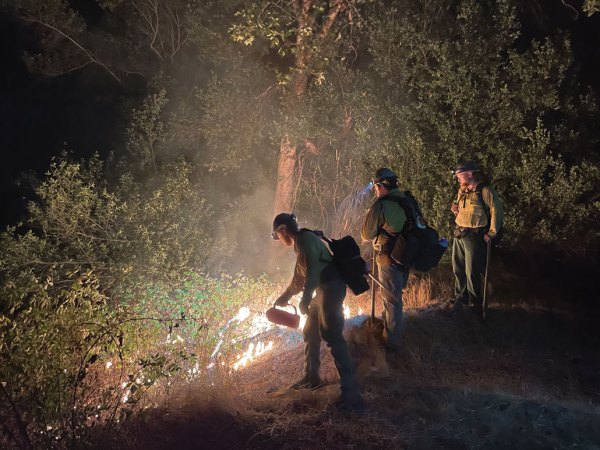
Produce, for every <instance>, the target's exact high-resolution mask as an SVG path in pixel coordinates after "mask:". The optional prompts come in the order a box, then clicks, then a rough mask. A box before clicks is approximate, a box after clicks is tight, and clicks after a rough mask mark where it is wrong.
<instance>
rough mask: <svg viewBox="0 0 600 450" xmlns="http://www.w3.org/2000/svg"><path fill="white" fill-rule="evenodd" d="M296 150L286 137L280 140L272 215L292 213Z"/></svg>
mask: <svg viewBox="0 0 600 450" xmlns="http://www.w3.org/2000/svg"><path fill="white" fill-rule="evenodd" d="M296 154H297V149H296V146H295V145H294V144H292V143H291V142H290V140H289V137H288V136H284V137H283V139H281V146H280V147H279V161H278V164H277V185H276V187H275V202H274V205H273V215H274V216H275V215H276V214H279V213H282V212H287V213H289V212H292V208H293V206H294V205H293V201H294V198H293V196H294V169H295V168H296Z"/></svg>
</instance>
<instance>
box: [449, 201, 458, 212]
mask: <svg viewBox="0 0 600 450" xmlns="http://www.w3.org/2000/svg"><path fill="white" fill-rule="evenodd" d="M450 211H452V212H453V213H454V214H458V203H452V207H451V208H450Z"/></svg>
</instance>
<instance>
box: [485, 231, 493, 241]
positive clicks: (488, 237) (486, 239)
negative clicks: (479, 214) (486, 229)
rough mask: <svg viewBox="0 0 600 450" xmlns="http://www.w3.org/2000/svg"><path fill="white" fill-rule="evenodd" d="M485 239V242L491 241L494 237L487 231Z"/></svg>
mask: <svg viewBox="0 0 600 450" xmlns="http://www.w3.org/2000/svg"><path fill="white" fill-rule="evenodd" d="M483 240H484V241H485V242H490V241H491V240H492V237H491V236H490V235H489V234H487V233H485V234H484V235H483Z"/></svg>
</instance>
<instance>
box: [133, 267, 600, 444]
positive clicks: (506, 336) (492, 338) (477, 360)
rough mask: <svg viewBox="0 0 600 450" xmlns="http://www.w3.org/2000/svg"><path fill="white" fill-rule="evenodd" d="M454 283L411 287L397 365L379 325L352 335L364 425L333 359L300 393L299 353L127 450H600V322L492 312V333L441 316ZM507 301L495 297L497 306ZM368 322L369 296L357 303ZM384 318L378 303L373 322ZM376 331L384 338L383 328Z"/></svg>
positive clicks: (224, 388) (262, 362) (237, 378)
mask: <svg viewBox="0 0 600 450" xmlns="http://www.w3.org/2000/svg"><path fill="white" fill-rule="evenodd" d="M447 275H448V274H447V273H445V274H444V273H441V274H440V273H438V274H433V275H431V276H425V277H411V279H410V280H409V285H408V287H407V289H406V290H405V293H404V301H405V310H406V314H405V318H404V322H403V325H404V329H403V342H404V346H403V349H402V350H401V351H400V352H399V353H398V354H388V353H386V352H384V351H383V349H382V348H381V347H380V344H379V341H378V339H377V337H376V336H375V334H374V332H373V330H374V327H373V326H371V325H370V324H368V323H365V324H363V325H362V326H360V327H356V328H353V329H350V330H347V333H346V337H347V340H348V342H349V345H350V347H351V351H352V354H353V356H354V358H355V360H356V362H357V368H358V374H359V379H360V382H361V385H362V389H363V395H364V397H365V400H366V402H367V405H368V410H367V413H366V414H365V415H364V416H360V417H347V416H344V415H341V414H340V413H339V412H337V411H336V410H335V409H334V408H333V407H332V403H333V401H334V399H335V398H336V397H337V396H338V395H339V388H338V386H337V372H336V369H335V366H334V364H333V359H332V358H331V355H330V354H329V351H328V350H327V349H326V348H325V347H323V348H322V368H321V374H322V377H323V378H324V379H325V380H326V381H327V382H328V385H327V386H326V387H325V388H323V389H320V390H318V391H315V392H312V391H299V392H296V391H289V390H288V389H287V386H289V385H290V384H291V383H292V382H294V381H295V380H296V379H297V378H298V377H299V376H300V374H301V370H302V361H303V351H302V344H301V342H299V341H298V340H292V341H290V342H291V344H290V345H288V346H283V345H280V346H279V347H278V350H277V351H275V352H273V353H271V354H268V355H265V356H264V357H263V358H261V359H259V360H258V361H256V362H255V363H254V364H253V365H251V366H250V367H248V368H246V369H245V370H243V371H241V372H237V373H234V374H223V375H224V376H223V377H220V378H219V380H218V382H219V383H220V384H218V385H215V386H207V385H202V384H198V385H195V386H190V387H189V389H188V390H186V391H182V392H184V393H183V394H180V395H178V397H172V398H171V399H170V401H169V402H168V403H165V406H163V407H162V408H159V409H156V410H152V411H147V412H145V413H144V414H142V415H140V416H139V417H138V418H137V419H136V420H134V421H131V422H130V423H129V425H128V428H127V430H126V431H127V433H126V434H127V436H128V440H127V441H122V445H121V447H124V448H150V449H159V448H182V449H187V448H189V449H192V448H211V449H218V448H250V449H281V448H285V449H320V448H336V449H337V448H344V449H371V448H372V449H398V448H498V449H500V448H527V449H530V448H566V447H571V446H578V447H582V448H600V428H599V427H598V426H597V424H598V423H600V409H599V407H598V405H599V404H600V388H599V386H600V354H599V349H600V342H599V341H600V338H599V336H598V334H597V333H594V330H595V322H594V321H593V320H592V318H589V320H588V318H582V319H580V320H577V321H576V320H575V319H574V317H572V316H570V315H567V314H558V313H557V312H556V311H554V310H548V311H543V310H540V308H534V307H533V306H532V302H528V303H526V304H525V305H527V308H522V307H519V304H520V303H521V302H522V301H525V300H526V299H525V297H524V298H523V299H521V300H518V301H515V300H514V299H511V301H509V302H502V301H499V300H502V299H501V298H499V297H497V298H495V299H494V302H493V303H492V305H493V306H494V309H493V310H492V311H491V313H490V316H489V319H488V320H487V322H486V323H485V324H483V323H481V322H479V321H478V320H476V319H475V318H474V317H473V316H471V315H470V313H469V312H468V311H464V312H458V313H454V312H450V311H445V310H443V309H442V308H440V304H441V302H442V301H443V300H445V299H447V298H448V297H449V295H448V294H449V293H450V291H449V287H448V286H447V284H445V283H443V278H444V277H447ZM495 295H496V296H498V294H497V293H495ZM347 302H348V304H349V305H350V308H351V310H352V311H356V310H357V309H358V308H360V309H362V310H363V312H366V313H367V314H368V313H369V312H370V296H369V295H368V294H366V295H363V296H360V297H349V298H348V299H347ZM380 310H381V303H380V300H379V299H378V303H377V308H376V311H377V312H378V313H379V312H380ZM376 326H377V324H375V327H376Z"/></svg>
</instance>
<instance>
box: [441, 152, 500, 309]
mask: <svg viewBox="0 0 600 450" xmlns="http://www.w3.org/2000/svg"><path fill="white" fill-rule="evenodd" d="M454 175H455V176H456V178H457V180H458V182H459V183H460V188H459V190H458V194H457V197H456V201H455V202H454V203H453V204H452V208H451V210H452V212H453V213H454V215H455V216H456V217H455V222H456V230H455V232H454V242H453V243H452V270H453V271H454V278H455V285H454V296H455V299H454V301H455V302H456V303H455V305H456V306H457V307H460V306H461V305H469V306H470V307H471V308H472V309H473V311H474V312H475V314H477V316H479V317H481V315H482V302H483V289H482V288H483V286H482V276H483V274H484V272H485V270H486V256H487V248H488V243H489V242H491V240H492V239H494V238H496V237H497V236H498V232H499V231H500V228H501V227H502V219H503V216H504V211H503V209H502V204H501V203H500V199H499V198H498V194H496V191H495V190H494V189H493V188H492V187H491V186H489V185H488V184H487V183H486V182H485V181H484V177H483V175H482V174H481V172H480V170H479V167H478V166H477V164H476V163H475V162H473V161H464V162H460V163H458V164H457V166H456V169H455V171H454Z"/></svg>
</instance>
